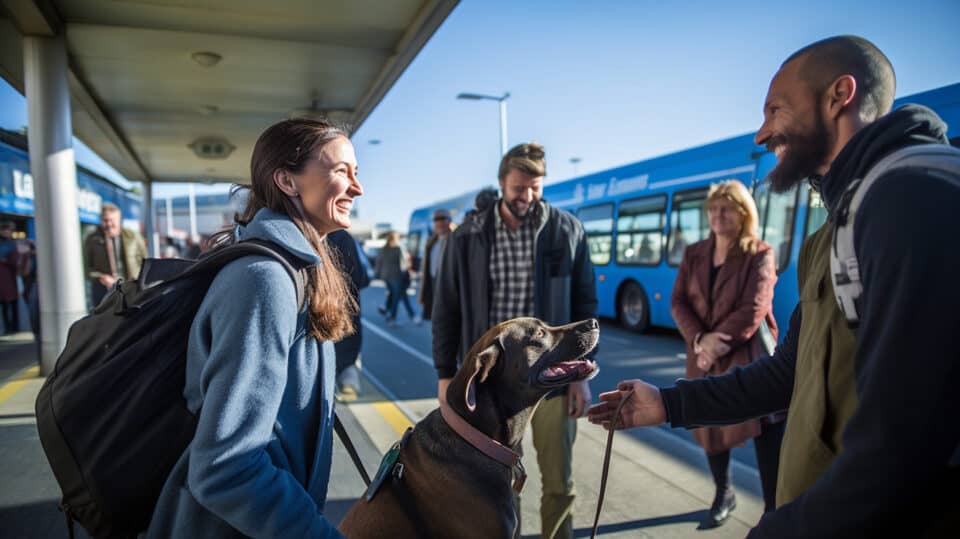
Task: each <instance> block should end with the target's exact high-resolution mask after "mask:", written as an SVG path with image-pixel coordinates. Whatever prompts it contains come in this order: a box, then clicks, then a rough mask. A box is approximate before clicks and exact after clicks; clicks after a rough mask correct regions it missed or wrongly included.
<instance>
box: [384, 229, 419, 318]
mask: <svg viewBox="0 0 960 539" xmlns="http://www.w3.org/2000/svg"><path fill="white" fill-rule="evenodd" d="M376 278H377V279H383V281H384V282H385V283H386V284H387V290H388V291H389V293H390V295H389V299H388V300H387V325H388V326H390V327H397V326H398V324H397V308H398V307H399V306H400V303H403V306H404V308H406V310H407V316H409V317H410V319H411V320H414V321H416V317H415V314H414V312H413V306H412V305H410V298H409V297H407V288H409V287H410V260H409V257H408V256H407V253H406V251H404V249H403V246H402V245H401V244H400V233H399V232H397V231H391V232H390V234H389V235H388V236H387V244H386V245H385V246H384V247H383V249H382V250H381V251H380V256H378V257H377V269H376Z"/></svg>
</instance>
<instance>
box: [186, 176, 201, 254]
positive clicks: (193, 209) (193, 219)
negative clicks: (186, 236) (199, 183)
mask: <svg viewBox="0 0 960 539" xmlns="http://www.w3.org/2000/svg"><path fill="white" fill-rule="evenodd" d="M189 189H190V191H189V194H188V196H189V197H190V241H193V242H196V241H199V239H200V236H198V235H197V192H196V189H194V187H193V184H192V183H191V184H190V186H189Z"/></svg>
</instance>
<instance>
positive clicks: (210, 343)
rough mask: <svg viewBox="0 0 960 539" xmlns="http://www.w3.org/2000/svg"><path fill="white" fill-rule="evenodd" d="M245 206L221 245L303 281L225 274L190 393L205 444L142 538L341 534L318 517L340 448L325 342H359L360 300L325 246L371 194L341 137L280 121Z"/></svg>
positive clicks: (311, 124) (270, 132)
mask: <svg viewBox="0 0 960 539" xmlns="http://www.w3.org/2000/svg"><path fill="white" fill-rule="evenodd" d="M250 169H251V184H252V185H251V187H250V188H249V195H248V199H247V205H246V209H245V210H244V211H243V213H242V214H241V215H239V216H238V219H237V226H236V227H235V229H234V230H224V231H221V232H219V233H217V234H215V235H214V236H213V237H212V238H211V245H212V246H213V251H212V253H211V255H215V253H216V252H217V250H218V249H222V248H224V246H226V245H228V244H231V243H234V242H236V241H246V240H251V239H255V240H260V241H266V242H271V243H273V244H275V245H277V246H279V247H281V248H282V249H283V250H284V251H285V252H286V254H288V255H289V256H290V258H292V259H293V260H294V261H296V262H298V263H301V262H302V263H303V264H304V265H306V266H313V267H312V268H310V269H309V270H308V271H307V275H308V280H307V284H306V287H305V289H306V291H307V297H306V299H305V305H304V308H303V311H302V312H300V313H298V312H297V290H296V288H297V287H296V285H295V283H294V282H293V280H292V279H291V278H290V276H289V274H288V272H287V271H286V270H285V269H284V267H283V266H282V265H281V264H280V263H278V262H277V261H276V260H273V259H271V258H269V257H260V256H248V257H243V258H240V259H237V260H234V261H233V262H231V263H229V264H227V265H226V266H225V267H224V268H223V269H222V270H220V271H219V273H218V274H217V275H216V277H215V278H214V280H213V282H212V284H211V285H210V287H209V289H208V291H207V293H206V296H205V298H204V300H203V303H202V304H201V306H200V308H199V310H198V312H197V315H196V317H195V318H194V320H193V324H192V327H191V329H190V336H189V348H188V354H187V364H186V385H185V388H184V396H185V398H186V400H187V404H188V407H189V408H190V410H191V411H193V412H195V413H196V414H197V415H198V424H197V428H196V434H195V435H194V437H193V440H192V442H190V444H189V446H188V447H187V450H186V451H185V452H184V453H183V455H182V456H181V457H180V459H179V460H178V461H177V463H176V465H175V466H174V468H173V471H172V472H171V474H170V476H169V477H168V479H167V481H166V484H165V485H164V487H163V489H162V491H161V494H160V498H159V501H158V503H157V506H156V509H155V511H154V513H153V517H152V519H151V521H150V526H149V528H148V529H147V531H146V533H145V536H146V537H148V538H161V537H163V538H166V537H205V538H216V537H240V536H249V537H316V538H319V537H340V534H339V533H338V532H337V531H336V529H335V527H334V524H333V523H331V522H330V521H329V520H327V519H326V518H325V517H324V515H323V505H324V500H325V497H326V491H327V485H328V481H329V476H330V465H331V458H332V446H333V423H334V419H333V417H334V416H333V406H334V400H333V397H334V377H335V365H334V357H333V355H332V354H329V353H324V352H323V351H322V348H321V342H324V341H337V340H340V339H341V338H343V337H344V336H345V335H348V334H350V333H352V332H353V327H352V316H353V314H354V313H355V311H356V308H357V307H356V304H355V303H354V301H353V300H352V299H351V296H350V293H349V285H348V284H347V282H346V279H345V278H344V275H343V274H342V272H341V271H340V269H339V268H338V267H336V265H335V262H334V258H333V257H332V256H331V254H330V251H329V247H328V246H327V244H326V242H325V240H324V236H325V235H327V234H329V233H331V232H333V231H335V230H338V229H343V228H348V227H349V226H350V209H351V206H352V203H353V199H354V198H355V197H358V196H360V195H362V194H363V189H362V187H361V186H360V183H359V181H358V179H357V162H356V157H355V155H354V150H353V146H352V145H351V143H350V141H349V139H348V135H347V133H346V132H345V131H343V130H341V129H339V128H337V127H335V126H333V125H332V124H330V123H327V122H325V121H321V120H305V119H295V120H285V121H282V122H279V123H277V124H275V125H273V126H271V127H269V128H268V129H267V130H266V131H264V132H263V133H262V134H261V135H260V137H259V139H258V140H257V143H256V145H255V146H254V149H253V156H252V159H251V165H250Z"/></svg>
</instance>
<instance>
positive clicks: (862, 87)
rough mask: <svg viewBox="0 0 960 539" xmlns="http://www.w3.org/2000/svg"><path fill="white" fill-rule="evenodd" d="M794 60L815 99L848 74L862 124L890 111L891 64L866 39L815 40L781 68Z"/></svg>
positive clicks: (893, 79)
mask: <svg viewBox="0 0 960 539" xmlns="http://www.w3.org/2000/svg"><path fill="white" fill-rule="evenodd" d="M795 60H796V61H798V62H800V63H801V64H800V70H799V74H798V75H799V78H800V79H802V80H803V81H804V82H806V83H807V84H808V85H809V86H810V89H811V90H812V91H813V92H814V94H815V95H818V96H819V95H822V94H823V91H824V90H825V89H826V88H827V87H828V86H829V85H830V84H831V83H832V82H833V81H835V80H836V79H837V78H838V77H840V76H842V75H851V76H852V77H853V78H854V80H856V81H857V94H858V95H859V97H858V98H857V99H858V104H859V109H860V119H861V120H862V121H864V122H866V123H871V122H873V121H874V120H876V119H877V118H879V117H880V116H882V115H884V114H886V113H888V112H890V108H891V107H892V106H893V96H894V94H895V93H896V89H897V78H896V75H895V74H894V72H893V65H891V64H890V60H889V59H888V58H887V57H886V55H884V54H883V52H881V51H880V49H878V48H877V46H876V45H874V44H873V43H870V42H869V41H867V40H866V39H863V38H862V37H857V36H836V37H830V38H827V39H824V40H822V41H817V42H816V43H813V44H811V45H807V46H806V47H804V48H802V49H800V50H798V51H797V52H795V53H793V54H792V55H790V57H789V58H787V60H786V61H785V62H784V63H783V65H784V66H785V65H787V64H789V63H790V62H793V61H795ZM782 67H783V66H781V69H782Z"/></svg>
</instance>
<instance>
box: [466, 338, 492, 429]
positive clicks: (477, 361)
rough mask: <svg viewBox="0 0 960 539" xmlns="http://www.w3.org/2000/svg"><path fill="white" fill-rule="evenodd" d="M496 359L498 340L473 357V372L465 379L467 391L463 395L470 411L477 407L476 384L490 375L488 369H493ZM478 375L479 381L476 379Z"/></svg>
mask: <svg viewBox="0 0 960 539" xmlns="http://www.w3.org/2000/svg"><path fill="white" fill-rule="evenodd" d="M498 359H500V344H499V341H497V342H495V343H493V344H491V345H490V346H488V347H486V348H484V349H483V350H481V351H480V353H479V354H477V355H476V357H475V358H474V365H473V366H472V367H473V373H472V374H471V375H470V378H469V379H468V380H467V391H466V394H465V395H464V402H465V403H466V405H467V410H470V411H471V412H472V411H474V410H476V409H477V389H476V384H478V383H480V384H482V383H483V382H485V381H486V380H487V376H489V375H490V370H491V369H493V367H494V365H496V364H497V360H498ZM478 376H479V377H480V380H479V381H477V377H478Z"/></svg>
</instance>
